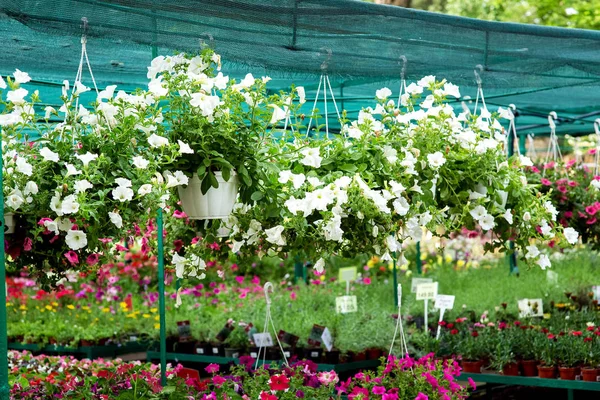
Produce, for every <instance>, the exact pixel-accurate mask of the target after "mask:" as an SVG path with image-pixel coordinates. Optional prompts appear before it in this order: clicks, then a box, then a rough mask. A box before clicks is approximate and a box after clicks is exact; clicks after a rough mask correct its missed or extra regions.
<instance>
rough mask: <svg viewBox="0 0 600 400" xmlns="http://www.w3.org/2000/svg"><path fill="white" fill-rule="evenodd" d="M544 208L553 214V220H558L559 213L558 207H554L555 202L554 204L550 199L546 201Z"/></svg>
mask: <svg viewBox="0 0 600 400" xmlns="http://www.w3.org/2000/svg"><path fill="white" fill-rule="evenodd" d="M544 208H545V209H546V211H548V212H549V213H550V214H552V221H556V216H557V215H558V210H557V209H556V207H554V204H552V203H551V202H550V201H545V202H544Z"/></svg>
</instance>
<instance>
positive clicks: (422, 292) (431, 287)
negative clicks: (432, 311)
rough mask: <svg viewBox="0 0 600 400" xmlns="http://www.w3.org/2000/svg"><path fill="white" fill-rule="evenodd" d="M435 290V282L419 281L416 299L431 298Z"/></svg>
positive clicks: (433, 297)
mask: <svg viewBox="0 0 600 400" xmlns="http://www.w3.org/2000/svg"><path fill="white" fill-rule="evenodd" d="M437 292H438V283H437V282H430V283H421V284H419V285H418V286H417V300H433V299H435V296H437Z"/></svg>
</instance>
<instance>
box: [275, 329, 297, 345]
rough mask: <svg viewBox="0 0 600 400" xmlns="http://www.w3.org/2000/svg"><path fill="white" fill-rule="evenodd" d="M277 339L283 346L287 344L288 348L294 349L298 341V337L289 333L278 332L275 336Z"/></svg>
mask: <svg viewBox="0 0 600 400" xmlns="http://www.w3.org/2000/svg"><path fill="white" fill-rule="evenodd" d="M277 337H278V338H279V341H280V342H281V343H283V344H287V345H288V346H291V347H294V346H296V343H298V340H300V337H298V336H296V335H292V334H291V333H289V332H286V331H283V330H280V331H279V333H278V334H277Z"/></svg>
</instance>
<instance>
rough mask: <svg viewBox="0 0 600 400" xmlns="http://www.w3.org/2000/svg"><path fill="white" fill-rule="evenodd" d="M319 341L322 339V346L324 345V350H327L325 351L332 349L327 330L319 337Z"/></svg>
mask: <svg viewBox="0 0 600 400" xmlns="http://www.w3.org/2000/svg"><path fill="white" fill-rule="evenodd" d="M321 339H323V344H324V345H325V348H327V351H331V349H333V338H332V337H331V332H329V329H327V328H325V330H324V331H323V334H322V335H321Z"/></svg>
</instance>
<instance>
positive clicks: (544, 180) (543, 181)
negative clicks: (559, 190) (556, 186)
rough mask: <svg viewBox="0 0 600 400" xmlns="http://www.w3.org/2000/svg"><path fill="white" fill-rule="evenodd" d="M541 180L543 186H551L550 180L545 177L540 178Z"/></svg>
mask: <svg viewBox="0 0 600 400" xmlns="http://www.w3.org/2000/svg"><path fill="white" fill-rule="evenodd" d="M541 182H542V185H544V186H552V182H550V181H549V180H548V179H546V178H542V180H541Z"/></svg>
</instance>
